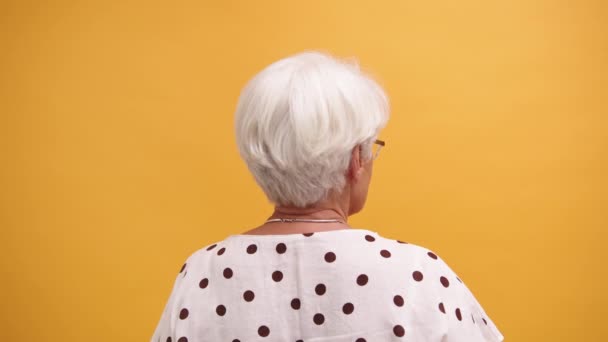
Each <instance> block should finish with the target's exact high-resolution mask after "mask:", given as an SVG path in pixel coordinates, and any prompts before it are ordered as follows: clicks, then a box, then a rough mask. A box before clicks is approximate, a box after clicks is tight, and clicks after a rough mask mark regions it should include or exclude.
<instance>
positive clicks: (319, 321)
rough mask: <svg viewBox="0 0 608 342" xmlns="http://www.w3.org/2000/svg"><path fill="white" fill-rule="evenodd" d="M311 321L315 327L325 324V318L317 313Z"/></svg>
mask: <svg viewBox="0 0 608 342" xmlns="http://www.w3.org/2000/svg"><path fill="white" fill-rule="evenodd" d="M312 320H313V321H314V322H315V324H316V325H321V324H323V322H325V316H323V314H320V313H318V314H315V316H314V317H313V318H312Z"/></svg>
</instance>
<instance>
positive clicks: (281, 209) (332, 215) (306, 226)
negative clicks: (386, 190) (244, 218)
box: [244, 187, 350, 235]
mask: <svg viewBox="0 0 608 342" xmlns="http://www.w3.org/2000/svg"><path fill="white" fill-rule="evenodd" d="M349 209H350V188H349V187H345V189H344V191H342V193H336V192H331V193H330V195H329V196H328V198H327V199H326V200H324V201H321V202H319V203H316V204H315V205H313V206H310V207H306V208H297V207H291V206H276V207H275V209H274V212H273V213H272V215H271V216H270V217H269V218H268V220H271V219H277V218H297V219H313V220H319V219H321V220H340V221H342V222H344V223H340V222H271V223H265V224H263V225H261V226H259V227H257V228H255V229H252V230H250V231H248V232H245V233H244V234H247V235H268V234H273V235H275V234H276V235H280V234H297V233H312V232H322V231H330V230H336V229H348V228H350V226H349V225H348V216H349Z"/></svg>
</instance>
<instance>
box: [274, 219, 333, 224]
mask: <svg viewBox="0 0 608 342" xmlns="http://www.w3.org/2000/svg"><path fill="white" fill-rule="evenodd" d="M272 222H319V223H329V222H338V223H344V221H342V220H322V219H319V220H315V219H297V218H276V219H272V220H268V221H266V223H272Z"/></svg>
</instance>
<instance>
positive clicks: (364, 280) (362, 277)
mask: <svg viewBox="0 0 608 342" xmlns="http://www.w3.org/2000/svg"><path fill="white" fill-rule="evenodd" d="M368 280H369V278H367V275H365V274H360V275H359V276H358V277H357V284H358V285H360V286H364V285H365V284H367V281H368Z"/></svg>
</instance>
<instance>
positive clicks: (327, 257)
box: [325, 252, 336, 262]
mask: <svg viewBox="0 0 608 342" xmlns="http://www.w3.org/2000/svg"><path fill="white" fill-rule="evenodd" d="M325 261H327V262H334V261H336V254H334V252H327V253H325Z"/></svg>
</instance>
